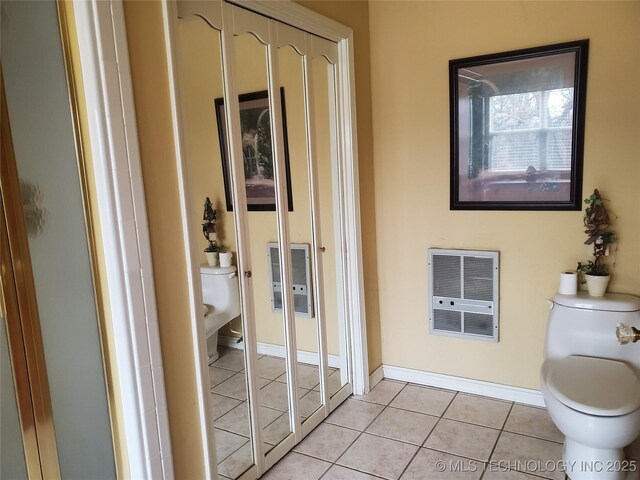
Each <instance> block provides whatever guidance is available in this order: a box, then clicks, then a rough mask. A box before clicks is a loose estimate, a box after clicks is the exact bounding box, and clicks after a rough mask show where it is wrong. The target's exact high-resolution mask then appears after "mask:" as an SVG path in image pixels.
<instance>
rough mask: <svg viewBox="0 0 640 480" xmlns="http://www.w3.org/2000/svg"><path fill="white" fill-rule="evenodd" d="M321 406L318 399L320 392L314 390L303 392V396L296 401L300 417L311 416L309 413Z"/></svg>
mask: <svg viewBox="0 0 640 480" xmlns="http://www.w3.org/2000/svg"><path fill="white" fill-rule="evenodd" d="M321 406H322V402H321V400H320V392H314V391H313V390H311V391H309V392H308V393H307V394H305V396H304V397H302V398H301V399H300V401H299V402H298V407H299V408H300V416H301V417H302V418H307V417H309V416H311V414H312V413H313V412H315V411H316V410H318V408H320V407H321Z"/></svg>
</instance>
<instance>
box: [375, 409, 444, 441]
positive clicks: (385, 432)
mask: <svg viewBox="0 0 640 480" xmlns="http://www.w3.org/2000/svg"><path fill="white" fill-rule="evenodd" d="M437 421H438V418H437V417H432V416H430V415H425V414H423V413H417V412H410V411H407V410H400V409H398V408H393V407H387V408H385V409H384V411H383V412H382V413H381V414H380V415H379V416H378V418H376V419H375V420H374V422H373V423H372V424H371V425H370V426H369V428H367V430H366V432H367V433H371V434H374V435H378V436H382V437H387V438H391V439H393V440H400V441H401V442H407V443H413V444H414V445H418V446H420V445H422V443H423V442H424V440H425V439H426V438H427V436H428V435H429V433H430V432H431V430H432V429H433V427H434V426H435V424H436V422H437Z"/></svg>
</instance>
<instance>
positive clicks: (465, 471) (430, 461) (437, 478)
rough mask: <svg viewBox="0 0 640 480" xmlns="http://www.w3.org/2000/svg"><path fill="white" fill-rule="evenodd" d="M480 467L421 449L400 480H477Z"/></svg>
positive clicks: (480, 471) (440, 453)
mask: <svg viewBox="0 0 640 480" xmlns="http://www.w3.org/2000/svg"><path fill="white" fill-rule="evenodd" d="M480 475H482V465H481V464H480V463H479V462H477V461H475V460H469V459H467V458H460V457H456V456H454V455H448V454H446V453H442V452H436V451H434V450H428V449H426V448H421V449H420V451H419V452H418V454H417V455H416V456H415V458H414V459H413V460H412V461H411V463H410V464H409V466H408V467H407V470H406V471H405V472H404V474H403V475H402V477H401V479H402V480H477V479H478V478H480Z"/></svg>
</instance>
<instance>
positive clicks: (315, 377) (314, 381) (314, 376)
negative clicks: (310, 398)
mask: <svg viewBox="0 0 640 480" xmlns="http://www.w3.org/2000/svg"><path fill="white" fill-rule="evenodd" d="M319 383H320V369H319V368H318V367H316V366H315V365H307V364H304V363H298V386H299V387H302V388H307V389H309V390H312V389H314V388H315V387H316V386H317V385H318V384H319Z"/></svg>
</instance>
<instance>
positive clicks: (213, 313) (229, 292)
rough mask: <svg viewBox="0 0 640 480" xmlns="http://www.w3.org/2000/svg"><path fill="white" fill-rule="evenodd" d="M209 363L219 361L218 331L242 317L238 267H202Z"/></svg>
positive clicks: (201, 275)
mask: <svg viewBox="0 0 640 480" xmlns="http://www.w3.org/2000/svg"><path fill="white" fill-rule="evenodd" d="M200 277H201V279H202V301H203V302H204V307H203V313H204V330H205V334H206V336H207V345H208V346H209V347H208V348H209V363H211V362H214V361H216V360H217V359H218V330H220V329H221V328H222V327H224V326H225V325H226V324H227V323H229V322H230V321H231V320H233V319H234V318H236V317H238V316H239V315H240V293H239V291H238V274H237V272H236V267H234V266H231V267H210V266H208V265H201V266H200Z"/></svg>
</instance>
